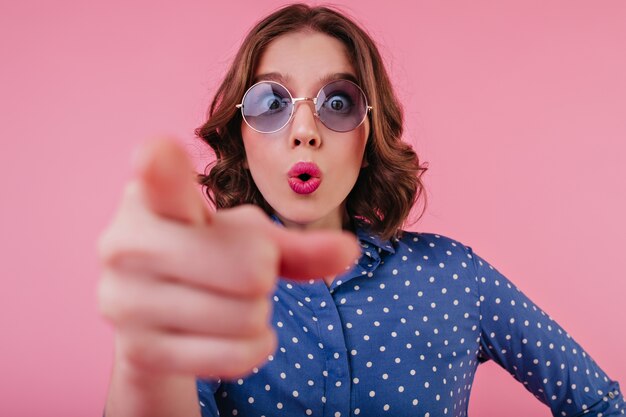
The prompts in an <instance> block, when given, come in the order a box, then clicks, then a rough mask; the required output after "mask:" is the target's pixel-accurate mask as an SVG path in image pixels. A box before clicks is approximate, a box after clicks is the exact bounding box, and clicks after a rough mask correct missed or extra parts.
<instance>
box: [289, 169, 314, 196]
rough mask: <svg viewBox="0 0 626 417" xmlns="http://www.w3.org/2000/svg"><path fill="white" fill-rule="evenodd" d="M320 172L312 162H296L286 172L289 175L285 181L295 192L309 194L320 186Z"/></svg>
mask: <svg viewBox="0 0 626 417" xmlns="http://www.w3.org/2000/svg"><path fill="white" fill-rule="evenodd" d="M321 174H322V173H321V171H320V169H319V168H318V167H317V165H315V164H314V163H312V162H298V163H297V164H295V165H294V166H293V167H291V169H290V170H289V172H288V173H287V176H288V177H289V178H288V179H287V181H288V182H289V186H290V187H291V189H292V190H293V191H294V192H296V193H297V194H311V193H312V192H313V191H315V190H317V187H319V186H320V184H321V182H322V179H321V178H320V176H321Z"/></svg>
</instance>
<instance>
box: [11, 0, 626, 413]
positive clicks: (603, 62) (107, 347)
mask: <svg viewBox="0 0 626 417" xmlns="http://www.w3.org/2000/svg"><path fill="white" fill-rule="evenodd" d="M92 3H93V4H89V5H88V4H87V2H80V1H73V2H72V1H58V2H28V1H25V2H3V3H2V5H0V54H1V56H2V60H1V64H0V115H1V116H0V117H1V120H2V123H0V171H1V173H2V175H1V176H0V190H1V192H2V197H1V201H2V202H1V204H0V214H1V215H0V231H1V232H0V249H1V250H0V254H1V257H2V259H1V263H0V265H1V266H2V270H3V272H2V284H0V285H1V290H0V310H1V311H0V330H1V332H2V333H1V334H2V336H1V339H0V353H1V354H0V375H1V376H0V415H2V416H60V415H64V416H86V415H98V413H99V412H100V410H101V409H102V406H103V403H104V398H105V393H106V386H107V382H108V381H107V380H108V375H109V369H110V365H111V351H112V332H111V329H110V328H109V327H108V326H107V325H106V324H105V323H104V322H103V321H101V320H100V318H99V317H98V315H97V312H96V303H95V288H96V282H97V279H98V266H97V259H96V255H95V250H94V248H95V240H96V236H97V234H98V232H99V231H100V230H102V229H103V227H104V226H105V224H106V223H107V220H108V219H109V218H110V217H111V215H112V213H113V210H114V208H115V205H116V202H117V200H118V198H119V195H120V191H121V187H122V184H123V183H124V181H125V180H126V179H127V178H128V176H129V159H130V154H131V150H132V149H133V147H135V146H136V145H137V144H138V143H140V142H141V141H142V140H143V139H145V138H147V137H150V136H153V135H155V134H159V133H173V134H176V135H178V136H179V137H180V138H181V140H182V141H184V143H185V144H187V146H188V148H189V150H190V152H192V153H193V154H194V156H195V157H196V158H197V160H198V161H199V162H198V163H199V166H200V164H201V161H202V160H203V159H206V151H205V149H204V148H203V147H202V146H200V145H199V144H198V143H197V142H196V141H195V140H194V137H193V129H194V128H195V127H196V126H198V125H199V124H200V123H201V121H202V119H203V114H204V111H205V108H206V106H207V105H208V102H209V99H210V97H211V92H212V91H214V89H215V87H216V83H217V80H218V79H219V77H220V76H221V75H222V74H223V71H224V69H225V66H226V65H227V63H228V62H229V60H230V58H231V57H232V55H233V53H234V51H235V50H236V47H237V45H238V43H239V42H240V40H241V39H242V36H243V34H244V32H245V30H246V29H247V28H249V27H250V26H251V25H252V23H253V22H254V21H255V20H256V19H257V18H258V17H260V16H261V15H263V14H265V13H267V12H269V11H271V10H272V9H273V8H275V7H276V6H278V5H280V4H282V2H278V1H269V0H263V1H255V2H249V3H250V5H249V6H247V7H242V5H241V2H232V1H231V2H224V5H222V4H220V5H217V6H216V5H211V2H208V1H185V2H157V3H155V2H152V1H151V2H148V1H141V2H139V1H136V2H131V3H129V2H122V1H110V2H92ZM163 3H167V4H166V5H163ZM336 3H338V4H342V3H348V2H344V1H338V2H336ZM505 3H506V4H507V5H503V4H502V2H492V1H486V0H484V1H483V0H478V1H472V2H463V4H455V5H454V6H453V5H452V4H451V3H450V2H426V1H424V2H418V3H417V4H416V5H414V6H409V4H414V2H413V1H411V2H409V1H406V2H404V3H402V2H383V3H382V4H389V5H393V6H391V7H388V8H381V2H380V1H363V0H362V1H359V2H358V3H357V2H353V3H350V6H349V7H348V8H347V9H348V10H350V11H351V12H352V13H353V14H354V15H355V16H356V17H357V18H358V19H359V20H360V21H361V22H363V23H364V24H365V25H366V26H367V27H368V28H369V30H370V32H371V33H372V34H373V36H374V37H375V38H376V39H378V41H379V42H380V45H381V48H382V51H383V53H384V54H385V55H386V57H387V59H388V63H389V69H390V70H391V73H392V75H393V78H394V80H395V83H396V88H397V92H398V94H399V95H400V97H401V98H402V99H403V101H404V104H405V110H406V121H407V122H406V127H407V129H406V132H407V134H406V140H408V141H410V142H412V143H413V144H414V145H415V148H416V150H417V151H418V152H419V153H420V155H421V156H422V158H423V159H424V160H427V161H428V162H429V163H430V171H429V172H428V174H427V176H426V180H427V185H428V187H429V193H428V196H429V198H430V205H429V210H428V214H427V216H426V217H425V218H424V219H423V220H422V222H421V223H420V224H417V225H414V226H413V227H412V229H414V230H422V231H431V232H438V233H442V234H445V235H448V236H451V237H453V238H456V239H458V240H461V241H462V242H464V243H465V244H468V245H470V246H472V247H473V248H474V249H475V250H476V251H477V252H478V253H479V254H481V255H482V256H483V257H485V258H486V259H487V260H489V261H490V262H492V263H493V264H494V265H495V266H496V267H498V268H499V269H500V270H501V272H503V273H504V274H505V275H507V276H508V277H509V278H511V279H512V280H513V281H514V282H515V283H517V284H518V286H519V287H521V289H522V290H524V291H525V292H526V293H527V294H528V295H529V296H530V297H531V298H532V299H533V300H534V301H535V302H537V303H538V304H539V305H540V306H542V307H543V308H544V309H545V310H547V311H548V313H550V314H551V315H552V316H553V317H554V318H555V319H556V320H557V321H559V322H560V323H561V324H562V325H563V326H564V327H565V328H566V329H567V330H569V332H570V333H571V334H572V335H573V336H574V338H576V339H577V340H578V341H579V342H580V343H581V344H582V345H583V346H584V347H585V348H586V350H587V351H588V352H589V353H590V354H591V355H592V356H593V357H594V358H595V359H596V361H597V362H599V363H600V364H601V365H602V366H603V367H604V369H605V370H606V371H607V372H608V374H609V375H610V376H611V377H612V378H614V379H618V380H620V381H621V382H622V386H623V387H626V362H625V361H624V360H623V357H622V356H623V353H624V352H626V335H625V332H624V323H623V314H624V301H625V294H626V279H625V278H626V273H625V272H624V271H625V269H624V266H623V261H622V260H623V259H624V249H625V248H624V246H625V244H624V242H626V222H625V221H624V219H623V217H622V216H623V213H626V183H625V180H624V178H626V168H624V166H625V165H624V164H623V163H622V159H623V155H624V153H625V151H626V77H625V76H624V74H626V48H625V47H624V45H626V25H625V24H624V22H626V3H625V2H623V1H621V0H607V1H603V2H601V3H593V4H592V2H587V1H571V0H568V1H555V2H549V3H545V2H539V1H535V0H533V1H519V2H515V3H516V4H514V5H512V4H513V2H505ZM494 394H496V395H494ZM512 410H514V411H512ZM470 411H471V413H472V414H473V415H474V416H492V415H506V416H513V417H514V416H527V415H534V416H548V415H549V413H548V411H547V409H546V408H544V407H543V406H542V405H541V404H539V403H538V402H536V401H535V400H534V398H533V397H532V396H531V395H530V394H528V393H527V392H526V391H525V390H524V389H523V388H522V387H521V386H520V385H518V384H517V383H516V382H515V381H514V380H513V379H512V378H511V377H510V376H509V375H508V374H507V373H506V372H503V371H502V370H500V369H499V368H497V366H495V365H493V364H490V365H484V366H482V367H481V370H480V371H479V373H478V376H477V380H476V383H475V390H474V394H473V397H472V403H471V406H470Z"/></svg>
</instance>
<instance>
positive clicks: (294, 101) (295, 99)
mask: <svg viewBox="0 0 626 417" xmlns="http://www.w3.org/2000/svg"><path fill="white" fill-rule="evenodd" d="M337 81H345V82H348V83H350V84H353V85H354V86H355V87H356V88H358V89H359V91H360V92H361V94H362V95H363V98H364V99H365V114H363V119H361V121H360V122H359V124H358V125H356V126H354V127H353V128H352V129H350V130H346V131H343V132H342V131H340V130H335V129H333V128H331V127H329V126H326V123H324V121H323V120H322V119H320V115H319V113H318V111H317V99H318V98H319V96H320V93H321V92H322V90H323V89H324V88H326V87H327V86H328V85H329V84H332V83H335V82H337ZM267 83H271V84H276V85H279V86H281V87H282V88H284V89H285V91H286V92H287V94H289V98H290V99H291V113H290V114H289V118H288V119H287V121H286V122H285V124H284V125H282V126H281V127H279V128H278V129H276V130H272V131H271V132H263V131H261V130H258V129H255V128H254V127H253V126H252V125H250V123H248V121H247V120H246V116H245V115H244V114H243V103H244V101H246V96H247V95H248V93H249V92H250V91H251V90H252V89H253V88H254V87H256V86H257V85H259V84H267ZM303 101H310V102H312V103H313V107H314V109H315V111H314V112H313V114H314V115H315V117H317V118H318V119H319V120H320V122H322V124H323V125H324V126H326V127H327V128H329V129H330V130H332V131H334V132H339V133H345V132H351V131H352V130H354V129H356V128H357V127H359V126H361V125H362V124H363V122H364V121H365V118H366V117H367V114H368V113H369V112H371V111H372V110H373V109H374V107H372V106H370V105H369V104H368V102H367V96H366V95H365V92H364V91H363V89H362V88H361V87H359V85H358V84H356V83H354V82H352V81H350V80H346V79H343V78H340V79H338V80H333V81H330V82H329V83H326V84H324V85H323V86H322V87H321V88H320V89H319V91H318V92H317V95H316V96H315V97H293V96H292V95H291V91H289V89H288V88H287V87H285V86H284V85H282V84H281V83H279V82H277V81H271V80H262V81H259V82H257V83H254V84H252V85H251V86H250V87H249V88H248V89H247V90H246V92H245V94H244V95H243V97H242V99H241V103H239V104H236V105H235V107H236V108H238V109H240V110H241V116H242V117H243V120H244V122H246V124H247V125H248V126H249V127H250V129H252V130H254V131H255V132H259V133H266V134H270V133H276V132H278V131H279V130H281V129H282V128H284V127H285V126H287V125H288V124H289V122H291V119H292V118H293V115H294V113H295V112H296V104H297V103H299V102H303Z"/></svg>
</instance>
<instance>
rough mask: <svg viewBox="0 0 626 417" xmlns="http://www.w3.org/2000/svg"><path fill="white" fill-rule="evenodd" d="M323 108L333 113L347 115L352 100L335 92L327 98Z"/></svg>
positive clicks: (344, 94)
mask: <svg viewBox="0 0 626 417" xmlns="http://www.w3.org/2000/svg"><path fill="white" fill-rule="evenodd" d="M324 107H327V108H328V109H329V110H331V111H333V112H335V113H347V112H349V111H350V109H351V107H352V100H350V97H349V96H348V95H347V94H346V93H342V92H337V93H333V94H331V95H330V96H329V98H328V99H327V100H326V102H325V103H324Z"/></svg>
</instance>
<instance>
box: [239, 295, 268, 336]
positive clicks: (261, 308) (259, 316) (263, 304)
mask: <svg viewBox="0 0 626 417" xmlns="http://www.w3.org/2000/svg"><path fill="white" fill-rule="evenodd" d="M249 310H250V311H249V313H248V314H244V315H243V318H242V320H243V324H242V331H243V333H245V334H251V335H258V334H262V333H263V331H265V330H266V329H267V327H268V321H269V312H270V303H269V301H268V300H267V299H265V298H263V299H260V300H258V301H256V302H254V304H253V305H251V306H250V309H249Z"/></svg>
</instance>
